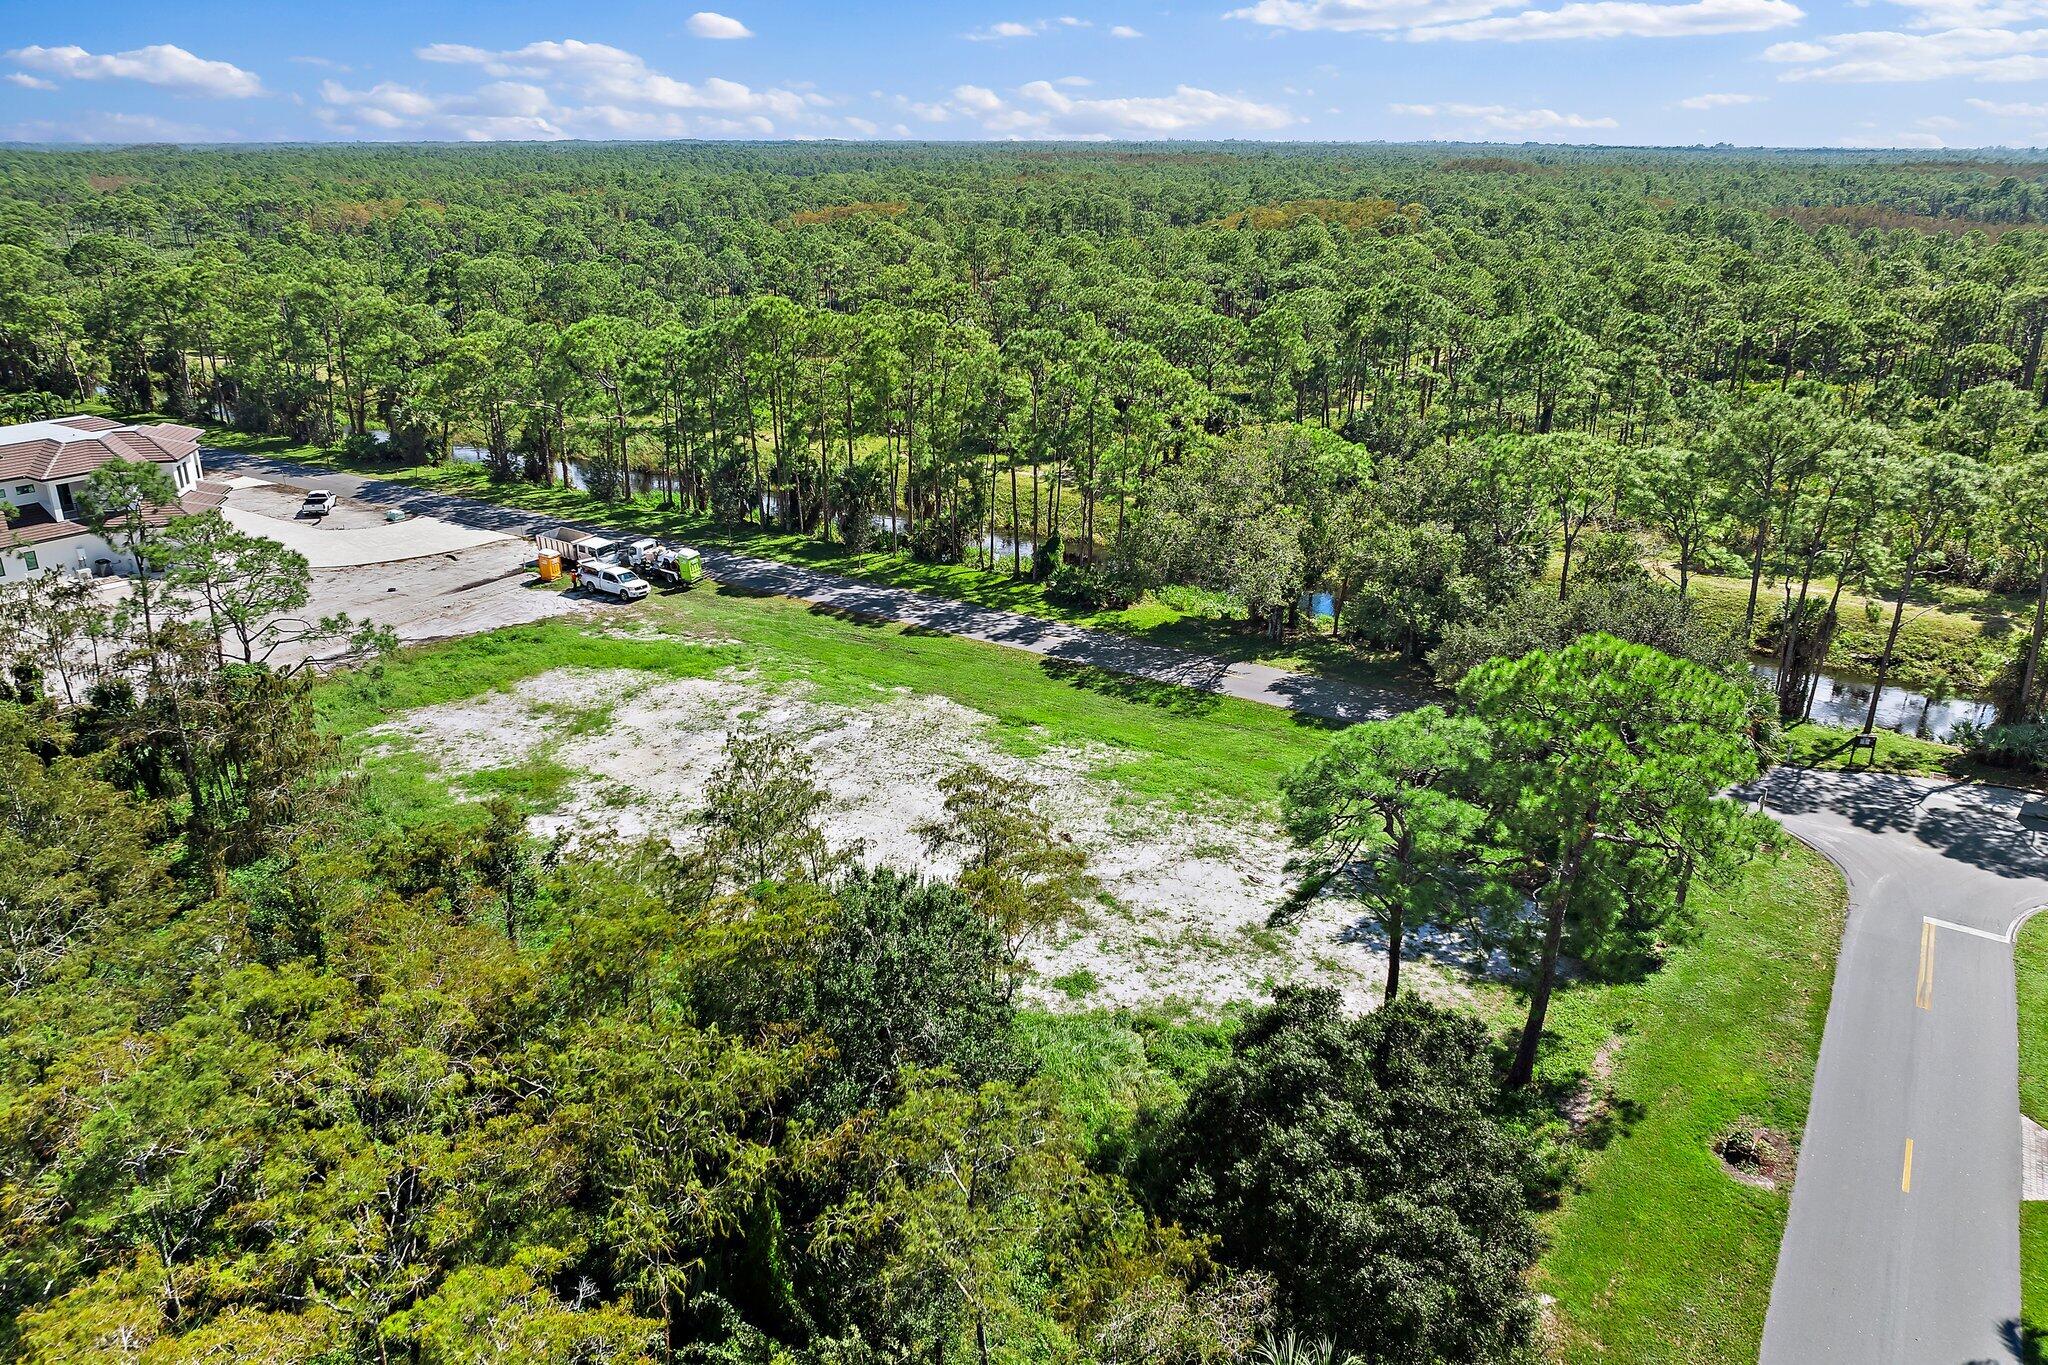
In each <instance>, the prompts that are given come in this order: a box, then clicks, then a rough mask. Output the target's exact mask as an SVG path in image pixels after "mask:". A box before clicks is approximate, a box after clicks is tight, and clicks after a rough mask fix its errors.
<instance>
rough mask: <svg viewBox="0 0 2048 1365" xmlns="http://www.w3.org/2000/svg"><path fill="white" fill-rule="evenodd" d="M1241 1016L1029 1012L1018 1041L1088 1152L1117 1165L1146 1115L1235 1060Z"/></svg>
mask: <svg viewBox="0 0 2048 1365" xmlns="http://www.w3.org/2000/svg"><path fill="white" fill-rule="evenodd" d="M1236 1031H1237V1019H1236V1017H1235V1016H1225V1017H1224V1018H1222V1019H1214V1020H1207V1019H1192V1018H1176V1017H1173V1016H1170V1015H1167V1014H1164V1013H1161V1012H1158V1011H1149V1010H1089V1011H1086V1012H1084V1013H1074V1014H1048V1013H1043V1012H1038V1011H1027V1012H1025V1013H1023V1014H1021V1015H1019V1016H1018V1020H1017V1038H1018V1042H1019V1044H1020V1045H1021V1047H1022V1048H1023V1051H1024V1054H1025V1056H1027V1057H1028V1058H1030V1059H1031V1061H1033V1062H1034V1063H1035V1064H1036V1065H1037V1067H1038V1069H1039V1072H1040V1073H1041V1074H1042V1075H1046V1076H1049V1077H1051V1078H1052V1079H1053V1080H1054V1081H1056V1082H1057V1083H1058V1085H1059V1088H1060V1095H1061V1098H1062V1100H1063V1101H1064V1102H1065V1105H1066V1107H1067V1110H1068V1112H1070V1113H1072V1114H1074V1115H1075V1116H1076V1117H1077V1118H1078V1119H1079V1121H1080V1126H1081V1131H1082V1133H1083V1135H1084V1139H1085V1141H1086V1142H1087V1145H1088V1146H1089V1147H1090V1149H1091V1150H1093V1151H1094V1152H1095V1153H1096V1154H1097V1155H1098V1156H1101V1157H1104V1158H1106V1159H1111V1160H1113V1159H1114V1156H1115V1155H1116V1154H1117V1153H1118V1152H1120V1151H1122V1150H1123V1149H1124V1148H1125V1145H1126V1144H1127V1143H1128V1142H1129V1140H1130V1136H1131V1131H1132V1128H1133V1127H1134V1125H1135V1123H1136V1121H1137V1119H1138V1117H1139V1116H1140V1115H1141V1114H1144V1113H1147V1112H1150V1111H1154V1110H1172V1109H1176V1108H1178V1107H1179V1106H1180V1105H1181V1103H1182V1102H1183V1101H1184V1100H1185V1099H1186V1098H1187V1092H1188V1088H1189V1087H1190V1086H1192V1085H1193V1084H1194V1083H1195V1082H1196V1081H1198V1080H1200V1079H1201V1078H1202V1076H1203V1075H1204V1074H1206V1073H1207V1072H1208V1071H1209V1070H1210V1069H1211V1068H1212V1067H1214V1066H1215V1065H1216V1064H1217V1063H1218V1062H1221V1061H1223V1060H1224V1059H1225V1058H1227V1057H1229V1056H1230V1037H1231V1035H1232V1034H1233V1033H1235V1032H1236Z"/></svg>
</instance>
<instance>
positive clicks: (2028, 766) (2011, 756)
mask: <svg viewBox="0 0 2048 1365" xmlns="http://www.w3.org/2000/svg"><path fill="white" fill-rule="evenodd" d="M1970 756H1971V757H1972V758H1974V759H1976V760H1977V761H1978V762H1980V763H1984V764H1987V765H1989V766H1990V767H1993V768H2011V769H2013V770H2014V771H2016V772H2023V773H2048V723H2040V724H2034V725H1993V726H1989V727H1987V728H1986V729H1985V730H1984V732H1983V734H1982V735H1980V736H1978V737H1977V739H1976V742H1975V744H1974V745H1973V746H1972V747H1971V750H1970Z"/></svg>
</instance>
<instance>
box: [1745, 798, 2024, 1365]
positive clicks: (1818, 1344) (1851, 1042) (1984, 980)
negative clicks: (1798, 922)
mask: <svg viewBox="0 0 2048 1365" xmlns="http://www.w3.org/2000/svg"><path fill="white" fill-rule="evenodd" d="M1759 791H1760V794H1761V795H1762V796H1763V799H1764V807H1765V809H1766V810H1767V811H1768V812H1769V813H1770V814H1771V815H1773V816H1775V817H1777V819H1778V820H1779V821H1780V822H1782V823H1783V824H1784V826H1785V827H1786V828H1787V829H1789V830H1790V831H1791V832H1792V833H1794V834H1796V835H1797V836H1799V838H1801V839H1802V840H1804V841H1806V842H1807V843H1809V844H1811V845H1813V846H1814V847H1816V848H1818V849H1820V850H1821V851H1822V852H1823V853H1825V854H1827V855H1828V856H1829V857H1830V858H1832V859H1834V861H1835V862H1836V863H1837V864H1838V865H1839V866H1840V867H1841V868H1842V871H1843V873H1844V874H1845V875H1846V876H1847V878H1848V881H1849V892H1850V905H1851V909H1850V913H1849V921H1848V925H1847V927H1846V929H1845V930H1844V933H1843V937H1842V950H1841V955H1840V957H1839V959H1838V961H1837V963H1836V967H1835V985H1834V995H1833V998H1832V1000H1831V1002H1830V1004H1829V1007H1828V1020H1827V1030H1826V1033H1825V1034H1824V1035H1823V1038H1822V1042H1821V1052H1820V1062H1819V1067H1818V1070H1817V1071H1816V1074H1815V1077H1814V1087H1813V1103H1812V1107H1811V1109H1810V1110H1809V1112H1808V1115H1807V1121H1806V1136H1805V1140H1804V1142H1803V1144H1802V1145H1801V1149H1800V1154H1799V1169H1798V1174H1797V1176H1796V1177H1795V1180H1794V1183H1793V1187H1792V1208H1791V1215H1790V1219H1789V1221H1788V1222H1787V1224H1786V1228H1785V1238H1784V1242H1783V1244H1782V1245H1781V1247H1780V1249H1779V1252H1778V1270H1777V1278H1776V1281H1775V1283H1774V1284H1773V1287H1772V1293H1771V1305H1770V1311H1769V1314H1768V1316H1767V1318H1766V1319H1765V1323H1764V1341H1763V1352H1762V1360H1763V1365H1816V1363H1817V1362H1842V1365H1850V1362H1855V1363H1856V1365H1873V1363H1875V1362H1884V1365H1901V1363H1903V1365H1919V1363H1920V1362H1926V1365H1963V1363H1964V1362H1976V1361H2018V1360H2019V1359H2020V1352H2019V1346H2018V1339H2019V1311H2020V1281H2019V1221H2018V1210H2019V1202H2020V1112H2019V1082H2018V1072H2019V1058H2018V1055H2017V1049H2018V1021H2017V1018H2016V1015H2015V1012H2014V1004H2013V962H2012V935H2013V934H2014V932H2016V930H2017V927H2018V923H2019V921H2020V919H2021V918H2022V917H2024V916H2025V914H2026V913H2027V912H2029V911H2031V910H2034V909H2037V908H2040V907H2042V906H2048V834H2043V833H2039V832H2035V831H2031V830H2029V829H2027V828H2026V827H2025V826H2023V825H2021V824H2020V823H2019V820H2018V810H2019V805H2020V802H2021V800H2022V799H2023V797H2022V794H2021V793H2019V792H2015V791H2011V790H2009V789H2005V788H1998V787H1972V786H1963V785H1958V784H1953V783H1943V782H1936V781H1929V780H1925V779H1918V778H1906V777H1894V776H1888V775H1883V774H1874V773H1855V774H1851V773H1809V772H1801V771H1797V770H1792V769H1780V770H1777V771H1775V772H1773V773H1772V774H1771V775H1770V776H1769V778H1768V779H1767V780H1766V781H1765V782H1764V783H1762V784H1760V788H1759Z"/></svg>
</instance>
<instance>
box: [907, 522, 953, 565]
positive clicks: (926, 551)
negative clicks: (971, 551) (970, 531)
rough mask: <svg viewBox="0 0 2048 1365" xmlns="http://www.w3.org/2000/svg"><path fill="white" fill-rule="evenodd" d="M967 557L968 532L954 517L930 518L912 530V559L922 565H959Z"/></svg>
mask: <svg viewBox="0 0 2048 1365" xmlns="http://www.w3.org/2000/svg"><path fill="white" fill-rule="evenodd" d="M966 555H967V532H966V530H965V529H964V528H963V527H962V526H961V525H960V523H959V522H958V521H956V520H954V519H953V518H952V517H929V518H927V519H925V520H924V521H920V522H919V523H918V524H917V525H915V526H913V527H911V528H910V557H911V558H912V559H914V560H916V561H917V562H918V563H920V564H958V563H959V562H960V561H961V560H962V559H964V558H965V557H966Z"/></svg>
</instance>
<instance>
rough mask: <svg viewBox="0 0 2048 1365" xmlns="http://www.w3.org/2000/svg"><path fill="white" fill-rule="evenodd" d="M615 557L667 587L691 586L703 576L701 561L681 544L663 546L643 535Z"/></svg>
mask: <svg viewBox="0 0 2048 1365" xmlns="http://www.w3.org/2000/svg"><path fill="white" fill-rule="evenodd" d="M619 558H620V559H621V560H622V561H623V562H624V563H627V564H630V565H632V566H633V567H634V568H635V569H638V570H639V571H640V572H641V573H642V574H643V575H645V576H646V577H647V578H650V579H652V580H653V581H654V582H656V583H662V584H665V585H667V586H668V587H671V588H690V587H695V586H696V585H697V583H698V582H700V581H701V580H702V579H703V577H704V560H703V557H702V556H701V555H699V554H698V553H697V552H696V551H695V550H692V549H690V548H688V547H687V546H682V545H664V544H662V543H661V542H660V541H658V540H655V539H653V538H652V537H647V536H643V537H641V538H640V539H639V540H635V541H632V542H630V543H629V544H627V545H626V546H625V547H624V548H623V549H622V550H621V551H620V554H619Z"/></svg>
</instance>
